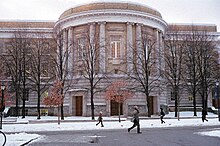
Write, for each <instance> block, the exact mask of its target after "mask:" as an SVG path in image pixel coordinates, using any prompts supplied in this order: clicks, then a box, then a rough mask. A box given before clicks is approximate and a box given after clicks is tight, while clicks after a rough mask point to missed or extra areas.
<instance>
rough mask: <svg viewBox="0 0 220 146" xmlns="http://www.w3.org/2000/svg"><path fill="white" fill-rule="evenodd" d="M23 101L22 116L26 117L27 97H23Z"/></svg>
mask: <svg viewBox="0 0 220 146" xmlns="http://www.w3.org/2000/svg"><path fill="white" fill-rule="evenodd" d="M23 98H24V97H23ZM22 103H23V106H22V118H25V99H22Z"/></svg>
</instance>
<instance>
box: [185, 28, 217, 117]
mask: <svg viewBox="0 0 220 146" xmlns="http://www.w3.org/2000/svg"><path fill="white" fill-rule="evenodd" d="M189 27H190V28H191V30H190V31H188V32H185V34H183V35H184V37H183V41H184V54H185V58H184V66H185V67H186V70H185V71H184V75H183V79H184V81H185V85H186V87H187V89H188V92H189V93H190V94H191V95H192V98H193V107H194V116H197V109H196V107H197V103H196V101H197V100H196V99H197V95H198V93H199V94H200V95H201V97H202V104H203V108H204V109H206V106H207V98H208V94H209V92H210V87H212V85H213V79H216V77H215V75H216V71H215V70H217V66H218V65H217V64H218V63H217V60H216V59H217V58H218V56H216V54H217V52H216V50H215V37H214V36H213V35H212V34H209V33H208V32H207V31H206V28H202V30H201V28H199V27H197V26H194V25H192V26H189Z"/></svg>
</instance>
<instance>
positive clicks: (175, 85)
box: [163, 25, 184, 119]
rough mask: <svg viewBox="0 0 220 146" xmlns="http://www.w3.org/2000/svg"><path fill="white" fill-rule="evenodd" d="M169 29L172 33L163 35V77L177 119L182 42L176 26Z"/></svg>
mask: <svg viewBox="0 0 220 146" xmlns="http://www.w3.org/2000/svg"><path fill="white" fill-rule="evenodd" d="M169 29H172V30H173V31H172V32H169V31H168V32H167V33H166V35H165V42H164V44H165V51H164V61H165V71H164V72H163V75H164V77H165V79H166V81H165V83H166V85H167V87H168V89H170V90H171V92H172V95H173V96H174V99H175V117H177V116H178V119H179V114H178V113H179V112H178V111H179V108H178V107H179V103H180V95H179V93H180V91H181V90H182V87H183V84H182V70H183V49H184V48H183V42H182V41H181V40H182V38H181V35H179V33H178V32H179V31H178V26H175V25H173V26H172V25H171V26H170V28H169Z"/></svg>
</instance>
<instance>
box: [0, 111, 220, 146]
mask: <svg viewBox="0 0 220 146" xmlns="http://www.w3.org/2000/svg"><path fill="white" fill-rule="evenodd" d="M173 117H174V113H170V114H168V115H166V116H165V119H164V121H165V122H166V123H165V124H161V123H160V119H158V116H155V117H154V118H150V119H147V118H141V121H140V125H141V128H156V127H157V128H163V127H183V126H212V125H220V122H219V121H218V117H217V115H215V114H212V113H208V116H207V119H208V120H209V121H208V122H204V123H203V122H202V120H201V118H200V117H201V113H199V112H198V114H197V117H193V113H192V112H181V114H180V121H178V120H177V119H175V118H173ZM96 119H97V117H96ZM56 120H57V117H51V116H42V117H41V119H40V120H36V117H26V118H25V119H21V118H18V119H17V123H16V124H3V129H2V131H3V132H5V133H6V136H7V142H6V146H17V145H21V144H24V143H26V142H28V141H30V140H33V139H40V138H42V136H41V135H38V134H28V133H27V132H32V133H34V132H36V131H65V130H92V129H96V130H98V129H127V128H128V127H130V126H131V125H132V123H131V122H130V121H129V120H127V119H125V118H122V122H121V123H119V122H118V121H117V120H118V117H104V118H103V120H104V127H101V126H100V125H99V126H95V124H96V123H97V121H91V117H66V118H65V122H61V124H60V125H58V123H57V122H55V121H56ZM30 121H37V122H35V124H30V123H31V122H30ZM42 121H47V122H42ZM48 121H51V122H48ZM28 122H29V124H24V123H28ZM39 122H42V123H39ZM22 123H23V124H22ZM33 123H34V122H33ZM9 133H10V134H9ZM196 134H201V135H207V136H217V137H220V128H218V129H212V130H211V131H204V132H200V133H196ZM2 138H3V137H1V136H0V142H1V141H2ZM0 145H1V144H0Z"/></svg>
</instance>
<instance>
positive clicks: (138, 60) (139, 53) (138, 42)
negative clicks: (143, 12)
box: [136, 24, 143, 72]
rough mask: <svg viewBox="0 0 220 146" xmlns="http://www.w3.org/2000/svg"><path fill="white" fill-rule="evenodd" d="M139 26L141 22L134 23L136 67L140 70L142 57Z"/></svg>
mask: <svg viewBox="0 0 220 146" xmlns="http://www.w3.org/2000/svg"><path fill="white" fill-rule="evenodd" d="M141 26H142V24H136V49H137V55H138V58H137V68H138V70H139V72H141V71H142V69H141V68H142V64H141V60H142V58H143V51H142V39H141V36H142V34H141Z"/></svg>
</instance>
